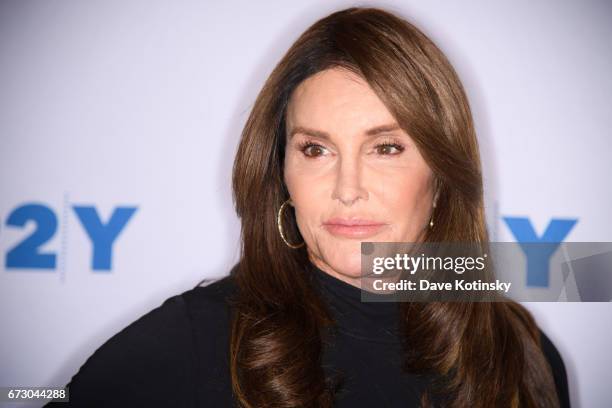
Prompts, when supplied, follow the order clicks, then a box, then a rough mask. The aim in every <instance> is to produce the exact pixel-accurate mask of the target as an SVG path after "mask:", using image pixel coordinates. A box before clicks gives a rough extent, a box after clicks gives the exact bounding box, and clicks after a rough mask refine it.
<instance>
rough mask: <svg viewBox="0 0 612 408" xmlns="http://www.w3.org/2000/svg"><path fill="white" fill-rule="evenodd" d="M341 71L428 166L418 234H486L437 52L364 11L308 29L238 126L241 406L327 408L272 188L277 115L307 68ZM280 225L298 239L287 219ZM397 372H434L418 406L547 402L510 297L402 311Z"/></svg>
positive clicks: (315, 326) (531, 336) (278, 195)
mask: <svg viewBox="0 0 612 408" xmlns="http://www.w3.org/2000/svg"><path fill="white" fill-rule="evenodd" d="M333 67H341V68H345V69H348V70H351V71H352V72H354V73H356V74H358V75H360V76H361V77H362V78H364V79H365V81H366V82H367V83H368V84H369V85H370V87H371V88H372V89H373V90H374V91H375V92H376V94H377V95H378V97H379V98H380V99H381V100H382V101H383V103H384V104H385V105H386V107H387V108H388V109H389V111H390V112H391V113H392V114H393V116H394V117H395V118H396V120H397V122H398V124H399V125H400V126H401V127H402V128H403V129H404V130H406V131H407V133H408V134H409V135H410V136H411V137H412V139H413V140H414V142H415V143H416V145H417V146H418V148H419V150H420V152H421V154H422V155H423V157H424V159H425V160H426V162H427V164H428V165H429V167H430V168H431V169H432V171H433V173H434V177H435V179H436V183H437V186H438V192H439V196H438V205H437V206H436V207H435V209H434V213H433V218H434V219H435V220H436V223H435V225H434V226H433V228H430V229H428V232H427V235H426V236H425V238H424V240H425V241H430V242H453V241H463V242H481V243H486V242H488V234H487V230H486V224H485V216H484V204H483V186H482V184H483V183H482V172H481V164H480V156H479V151H478V143H477V139H476V134H475V129H474V124H473V120H472V115H471V112H470V107H469V104H468V101H467V97H466V94H465V91H464V89H463V86H462V84H461V82H460V80H459V78H458V75H457V74H456V72H455V70H454V69H453V67H452V66H451V64H450V63H449V61H448V60H447V58H446V57H445V56H444V54H443V53H442V51H441V50H440V49H439V48H438V47H437V46H436V45H435V44H434V43H433V42H432V41H431V40H430V39H429V38H428V37H427V36H425V34H423V33H422V32H421V31H420V30H419V29H418V28H417V27H415V26H414V25H413V24H411V23H409V22H408V21H406V20H405V19H403V18H401V17H399V16H397V15H395V14H393V13H390V12H388V11H385V10H381V9H377V8H358V7H353V8H349V9H345V10H341V11H337V12H334V13H332V14H330V15H328V16H327V17H325V18H322V19H321V20H319V21H317V22H316V23H314V24H313V25H312V26H310V27H309V28H308V29H307V30H306V31H305V32H304V33H303V34H302V35H301V36H300V37H299V38H298V39H297V40H296V41H295V43H294V44H293V45H292V46H291V47H290V49H289V50H288V51H287V52H286V54H285V55H284V56H283V58H282V59H281V61H280V62H279V63H278V64H277V66H276V67H275V68H274V70H273V71H272V73H271V74H270V76H269V77H268V79H267V80H266V82H265V84H264V86H263V88H262V90H261V92H260V93H259V95H258V96H257V98H256V101H255V104H254V106H253V108H252V111H251V113H250V115H249V117H248V120H247V122H246V124H245V127H244V129H243V132H242V135H241V140H240V144H239V147H238V151H237V154H236V158H235V162H234V167H233V174H232V187H233V199H234V203H235V207H236V212H237V214H238V216H239V217H240V220H241V227H242V228H241V248H240V251H241V254H240V262H239V263H238V265H237V268H236V269H235V271H234V272H235V273H234V274H233V275H234V277H235V281H236V284H237V289H238V290H237V292H236V298H235V302H234V303H233V304H232V325H231V339H230V371H231V381H232V387H233V391H234V394H235V396H236V398H237V401H238V403H239V404H240V405H241V406H243V407H248V408H251V407H331V406H332V404H333V400H334V384H333V383H332V382H331V381H329V379H326V378H325V374H324V371H323V368H322V366H321V359H322V351H323V345H322V333H323V329H324V328H325V327H326V326H328V325H332V324H333V319H332V318H331V316H330V314H329V312H328V310H327V309H326V307H325V304H324V303H323V302H322V300H321V299H320V298H319V296H318V295H317V293H316V291H315V290H314V288H313V286H312V284H311V282H310V280H309V279H308V276H307V274H306V273H305V272H304V271H305V265H306V264H307V263H308V262H309V259H308V254H307V251H306V249H305V247H302V248H299V249H291V248H289V247H288V246H286V245H285V243H284V242H283V241H282V239H281V237H280V236H279V233H278V230H277V223H276V216H277V211H278V209H279V208H280V206H281V204H282V203H283V202H284V201H285V200H286V199H287V198H289V195H288V192H287V189H286V186H285V185H284V182H283V162H284V151H285V140H286V129H285V115H286V108H287V104H288V101H289V98H290V96H291V94H292V92H293V90H294V89H295V88H296V87H297V86H298V85H299V84H300V83H301V82H302V81H304V80H305V79H306V78H308V77H309V76H311V75H313V74H315V73H317V72H320V71H322V70H325V69H329V68H333ZM285 221H286V223H285V224H284V225H285V229H286V230H287V231H286V233H287V234H288V235H289V236H290V237H294V240H293V242H298V241H299V229H298V228H297V224H296V222H295V219H293V218H291V217H290V215H289V218H288V219H286V220H285ZM401 319H402V328H403V330H402V333H403V336H404V339H403V340H405V341H406V343H407V344H410V347H409V348H408V347H406V348H405V369H406V370H411V371H412V372H415V373H433V374H435V378H437V379H438V380H437V381H432V382H431V385H430V386H429V387H428V388H427V390H426V392H424V394H423V396H422V398H421V405H422V406H423V407H429V406H432V404H433V401H443V404H444V406H448V407H466V406H470V407H518V406H521V407H554V406H558V404H559V403H558V400H557V396H556V393H555V386H554V381H553V377H552V373H551V371H550V367H549V366H548V363H547V361H546V359H545V357H544V355H543V352H542V350H541V349H540V339H539V331H538V327H537V325H536V323H535V321H534V318H533V317H532V315H531V314H530V313H529V312H528V311H527V310H526V309H525V308H524V307H523V306H521V305H520V304H518V303H516V302H513V301H508V302H471V303H470V302H432V303H410V302H404V303H403V304H402V305H401Z"/></svg>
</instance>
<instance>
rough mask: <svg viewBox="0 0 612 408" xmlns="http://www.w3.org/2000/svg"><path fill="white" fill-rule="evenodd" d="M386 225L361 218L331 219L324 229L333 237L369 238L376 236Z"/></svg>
mask: <svg viewBox="0 0 612 408" xmlns="http://www.w3.org/2000/svg"><path fill="white" fill-rule="evenodd" d="M385 225H386V224H385V223H383V222H380V221H374V220H369V219H361V218H330V219H329V220H327V221H325V222H324V223H323V227H324V228H325V229H326V230H327V231H328V232H329V233H331V234H332V235H335V236H339V237H345V238H367V237H370V236H372V235H376V234H378V233H379V232H380V230H381V229H382V228H383V227H384V226H385Z"/></svg>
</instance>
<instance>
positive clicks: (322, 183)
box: [284, 68, 434, 287]
mask: <svg viewBox="0 0 612 408" xmlns="http://www.w3.org/2000/svg"><path fill="white" fill-rule="evenodd" d="M286 122H287V126H286V128H287V135H286V137H287V144H286V146H287V147H286V151H285V164H284V165H285V170H284V180H285V183H286V185H287V188H288V191H289V194H290V197H291V201H292V202H293V205H294V207H295V214H296V220H297V225H298V227H299V230H300V233H301V234H302V236H303V237H304V241H305V242H306V246H307V250H308V254H309V257H310V259H311V261H312V262H313V263H314V264H315V265H317V266H318V267H319V268H320V269H322V270H323V271H325V272H327V273H329V274H331V275H334V276H336V277H337V278H339V279H342V280H344V281H346V282H348V283H350V284H352V285H355V286H358V287H359V286H360V283H359V280H358V278H359V276H360V274H361V242H362V241H371V242H415V241H417V240H419V239H420V238H421V237H422V235H421V234H423V233H424V231H425V228H426V227H427V226H428V223H429V218H430V215H431V210H432V205H433V195H434V188H433V175H432V172H431V170H430V168H429V166H428V165H427V164H426V162H425V160H424V159H423V157H422V156H421V154H420V152H419V150H418V149H417V147H416V145H415V144H414V142H413V141H412V140H411V138H410V137H409V136H408V134H407V133H406V132H404V131H403V130H402V129H400V128H399V127H398V125H397V123H396V121H395V119H394V117H393V116H392V115H391V113H390V112H389V111H388V110H387V108H386V107H385V105H384V104H383V103H382V101H381V100H380V99H379V98H378V96H377V95H376V94H375V93H374V91H373V90H372V89H371V88H370V87H369V85H368V84H367V83H366V82H365V81H364V80H363V79H361V77H359V76H357V75H355V74H353V73H351V72H350V71H347V70H345V69H342V68H332V69H328V70H325V71H322V72H319V73H317V74H316V75H314V76H312V77H309V78H308V79H306V80H305V81H304V82H302V83H301V84H300V85H299V86H298V87H297V88H296V90H295V91H294V93H293V94H292V96H291V99H290V101H289V105H288V108H287V116H286ZM355 224H365V225H361V226H359V225H355Z"/></svg>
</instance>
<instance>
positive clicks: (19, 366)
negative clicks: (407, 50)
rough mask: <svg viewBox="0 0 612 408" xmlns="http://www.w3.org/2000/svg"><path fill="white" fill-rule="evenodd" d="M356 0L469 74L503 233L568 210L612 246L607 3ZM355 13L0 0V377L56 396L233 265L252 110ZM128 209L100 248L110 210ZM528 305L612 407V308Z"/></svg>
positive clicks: (577, 231) (586, 391) (576, 378)
mask: <svg viewBox="0 0 612 408" xmlns="http://www.w3.org/2000/svg"><path fill="white" fill-rule="evenodd" d="M364 4H366V5H374V6H381V7H386V8H388V9H390V10H392V11H397V12H399V13H401V14H402V15H403V16H405V17H406V18H407V19H409V20H410V21H412V22H413V23H415V24H416V25H417V26H418V27H420V28H421V29H422V30H423V31H424V32H425V33H426V34H427V35H429V36H430V38H432V39H433V40H434V41H435V42H436V43H437V44H438V45H439V46H440V47H441V48H442V50H443V51H444V52H445V53H446V54H447V56H448V57H449V59H450V60H451V62H452V63H453V65H454V66H455V68H456V69H457V71H458V73H459V75H460V77H461V78H462V80H463V82H464V85H465V87H466V90H467V92H468V96H469V98H470V102H471V105H472V109H473V113H474V117H475V120H476V125H477V132H478V136H479V139H480V143H481V152H482V155H483V164H484V168H485V186H486V197H487V211H488V219H489V226H490V230H491V233H492V238H493V239H496V240H500V241H513V240H515V237H514V236H513V234H512V231H511V230H510V229H509V228H508V225H507V224H506V223H505V222H504V220H503V217H524V218H528V219H529V221H530V222H531V224H532V225H533V227H534V229H535V231H536V232H537V233H538V235H541V234H542V233H543V232H544V230H545V229H546V227H547V225H548V224H549V222H551V220H552V219H576V220H577V222H576V224H575V226H574V227H573V228H572V229H571V230H570V232H569V234H568V235H567V236H566V237H565V240H566V241H612V229H611V228H610V227H612V222H611V221H612V216H611V215H610V209H611V208H612V192H611V189H610V181H609V180H608V178H609V176H610V174H611V173H612V172H611V170H612V164H611V163H610V154H611V153H612V142H611V141H610V130H609V129H610V128H612V108H611V107H610V106H611V105H610V103H609V97H610V95H612V76H611V75H610V72H612V49H611V48H610V38H612V24H611V22H612V5H611V3H610V2H604V1H582V2H569V1H562V2H560V1H540V2H527V1H513V2H490V1H485V0H479V1H472V2H469V3H468V2H461V4H460V2H442V1H427V2H423V1H420V2H418V1H396V2H370V3H359V5H364ZM350 5H354V3H351V2H344V1H319V2H299V1H291V2H286V1H285V2H284V1H268V2H265V3H264V2H251V1H240V2H238V1H223V2H212V1H183V2H173V1H165V2H163V1H53V2H49V1H42V0H38V1H28V2H22V1H3V2H1V3H0V55H1V60H0V142H1V143H0V188H1V190H0V260H1V261H2V264H1V265H2V266H1V267H0V325H1V326H0V327H1V328H2V329H1V331H0V333H1V337H0V338H1V346H0V347H1V348H0V386H63V385H65V384H66V383H67V382H68V380H69V379H70V377H71V376H72V375H73V374H74V373H75V372H76V371H77V370H78V368H79V367H80V365H81V364H82V363H83V362H84V361H85V359H86V358H87V357H88V356H89V355H90V354H91V353H92V352H93V351H94V350H95V349H96V348H97V347H99V346H100V345H101V344H102V343H103V342H104V341H105V340H106V339H108V338H109V337H110V336H111V335H113V334H114V333H116V332H117V331H119V330H120V329H121V328H123V327H124V326H126V325H127V324H129V323H130V322H132V321H133V320H135V319H136V318H138V317H139V316H141V315H142V314H144V313H146V312H147V311H149V310H151V309H152V308H154V307H156V306H158V305H160V304H161V303H162V301H163V300H165V299H166V298H168V297H170V296H172V295H174V294H177V293H180V292H182V291H184V290H187V289H189V288H191V287H193V286H194V285H196V284H197V283H198V282H199V281H200V280H201V279H203V278H205V277H218V276H223V275H225V274H227V273H228V272H229V268H230V266H231V265H233V263H234V262H235V261H236V260H237V256H238V248H239V243H238V238H239V223H238V220H237V218H236V216H235V214H234V211H233V207H232V202H231V191H230V174H231V166H232V161H233V156H234V152H235V150H236V147H237V143H238V139H239V135H240V131H241V128H242V125H243V124H244V121H245V119H246V117H247V115H248V112H249V110H250V108H251V106H252V103H253V101H254V98H255V96H256V94H257V93H258V91H259V89H260V88H261V86H262V85H263V81H264V80H265V78H266V77H267V75H268V74H269V73H270V71H271V69H272V68H273V67H274V65H275V64H276V62H277V61H278V60H279V58H280V57H281V56H282V54H283V53H284V51H285V50H286V49H287V48H288V47H289V46H290V45H291V43H292V42H293V41H294V40H295V39H296V38H297V36H298V35H299V34H300V33H301V32H302V31H303V30H304V29H306V28H307V27H308V26H309V25H310V24H311V23H313V22H314V21H315V20H317V19H318V18H320V17H322V16H324V15H326V14H328V13H330V12H331V11H334V10H337V9H340V8H344V7H346V6H350ZM75 207H77V208H75ZM83 207H85V209H81V210H79V208H83ZM122 207H127V208H128V209H129V208H131V210H126V211H128V212H129V211H132V213H131V215H129V214H127V213H126V214H127V215H126V214H124V215H125V218H124V219H123V221H125V223H124V224H123V225H121V224H122V222H121V219H120V218H117V219H115V221H117V222H118V224H117V225H116V228H115V230H114V232H115V233H118V234H116V235H115V236H114V241H113V240H112V239H111V240H110V242H112V243H109V241H107V243H106V247H105V249H106V251H105V250H104V245H103V244H104V242H103V234H101V233H100V232H97V233H96V231H95V230H94V226H95V224H96V220H97V217H99V220H98V222H100V223H102V224H105V223H106V222H107V221H108V220H109V219H110V217H111V214H113V212H114V211H115V213H116V214H117V215H118V216H121V208H122ZM79 211H80V214H81V215H80V216H79ZM96 214H97V217H96ZM33 218H36V219H37V220H38V221H37V222H34V221H32V219H33ZM28 219H29V220H30V221H28V222H25V221H27V220H28ZM20 220H21V224H20ZM20 225H21V226H20ZM30 235H32V236H33V237H35V238H36V240H37V242H33V241H29V242H30V243H32V245H30V247H29V248H25V249H24V245H25V246H26V247H27V245H26V244H24V242H26V239H27V237H29V236H30ZM91 237H93V240H92V238H91ZM92 242H96V245H97V246H96V248H97V251H96V254H95V256H94V250H93V244H92ZM20 244H22V248H21V255H19V253H18V252H19V251H16V250H15V247H16V246H18V245H20ZM35 251H38V253H39V254H42V255H37V256H36V255H34V256H33V257H34V258H36V260H37V261H38V262H40V265H39V266H42V267H37V268H34V267H28V262H31V257H30V258H28V256H27V255H28V254H29V255H33V254H34V253H35ZM28 259H30V261H29V260H28ZM94 259H95V262H94ZM105 265H106V266H105ZM106 267H110V269H109V268H106ZM105 268H106V269H105ZM526 306H527V307H528V308H529V309H530V310H532V311H533V312H534V314H535V316H536V318H537V320H538V323H539V324H540V326H541V327H542V328H543V329H544V330H545V331H546V332H547V333H548V335H549V336H550V337H551V339H552V340H553V342H554V343H555V344H556V345H557V347H558V349H559V351H560V352H561V354H562V356H563V358H564V361H565V363H566V366H567V369H568V376H569V381H570V393H571V399H572V403H573V406H575V407H579V406H584V407H606V406H611V404H612V387H610V386H609V383H610V380H609V375H608V374H607V370H608V369H609V367H611V366H612V356H611V354H610V352H609V347H606V346H608V345H609V342H610V338H611V335H612V328H611V326H612V305H611V304H610V303H567V304H555V303H528V304H526ZM20 406H26V405H20ZM33 406H35V405H33Z"/></svg>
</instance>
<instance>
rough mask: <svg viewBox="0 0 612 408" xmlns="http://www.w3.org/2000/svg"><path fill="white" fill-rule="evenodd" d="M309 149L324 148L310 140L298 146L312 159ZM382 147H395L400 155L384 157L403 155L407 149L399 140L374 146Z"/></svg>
mask: <svg viewBox="0 0 612 408" xmlns="http://www.w3.org/2000/svg"><path fill="white" fill-rule="evenodd" d="M309 147H320V148H323V146H321V145H320V144H318V143H314V142H311V141H310V140H307V141H304V142H301V143H299V145H298V148H299V150H300V151H301V152H302V153H304V155H305V156H306V157H312V156H308V155H306V149H308V148H309ZM381 147H394V148H395V149H397V150H398V153H390V154H382V156H396V155H399V154H401V153H402V152H403V151H404V149H405V147H404V145H403V144H401V143H399V142H398V141H397V140H394V139H389V140H385V141H383V142H381V143H378V144H377V145H375V146H374V149H379V148H381ZM314 157H317V156H314Z"/></svg>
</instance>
